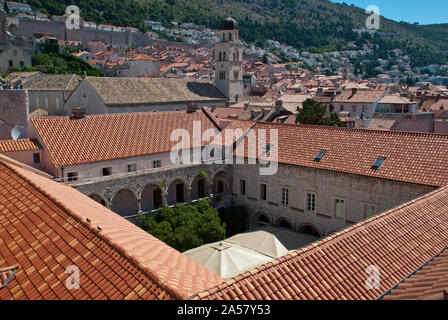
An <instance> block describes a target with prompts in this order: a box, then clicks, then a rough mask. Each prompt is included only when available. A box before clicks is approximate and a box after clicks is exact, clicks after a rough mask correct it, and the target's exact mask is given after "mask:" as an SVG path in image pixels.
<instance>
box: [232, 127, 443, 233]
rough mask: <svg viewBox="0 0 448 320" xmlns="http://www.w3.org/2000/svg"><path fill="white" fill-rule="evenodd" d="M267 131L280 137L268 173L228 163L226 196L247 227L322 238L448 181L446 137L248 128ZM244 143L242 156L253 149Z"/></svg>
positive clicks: (258, 165)
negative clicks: (245, 212)
mask: <svg viewBox="0 0 448 320" xmlns="http://www.w3.org/2000/svg"><path fill="white" fill-rule="evenodd" d="M234 122H235V121H234ZM271 130H277V132H278V146H277V147H275V148H277V149H276V151H277V152H278V170H277V172H276V173H275V174H274V175H262V174H260V167H263V166H262V165H260V164H257V165H250V164H248V161H247V159H246V162H245V164H239V165H234V166H233V186H232V199H233V201H234V203H235V204H238V205H244V206H246V207H248V209H249V211H250V218H249V220H250V225H251V226H252V227H254V226H257V225H260V224H261V225H264V224H271V225H275V226H280V227H285V228H289V229H292V230H295V231H298V232H306V233H311V234H313V235H318V236H320V237H322V236H326V235H329V234H331V233H334V232H336V231H338V230H341V229H344V228H345V227H347V226H349V225H352V224H354V223H357V222H359V221H362V220H364V219H367V218H369V217H372V216H374V215H376V214H378V213H381V212H384V211H387V210H389V209H391V208H394V207H397V206H399V205H400V204H402V203H405V202H407V201H410V200H412V199H415V198H417V197H419V196H422V195H424V194H427V193H429V192H431V191H433V190H434V189H436V188H438V187H441V186H444V185H445V184H446V183H447V182H448V164H447V161H446V155H445V154H444V152H445V151H444V150H447V148H448V137H447V136H443V135H430V134H416V133H402V132H387V131H366V130H356V129H346V128H333V127H320V126H303V125H299V126H297V125H288V124H278V123H265V122H263V123H262V122H258V123H257V124H256V126H255V127H254V132H255V134H256V135H258V134H259V133H258V132H260V134H262V131H264V132H268V133H266V134H269V132H271ZM248 139H249V138H246V141H245V145H244V148H246V151H245V155H246V157H247V148H248V146H249V145H251V146H253V145H254V142H253V141H252V142H251V141H250V140H248ZM270 143H271V144H272V143H273V142H272V141H271V142H270ZM261 147H262V146H260V145H259V146H258V151H257V154H260V156H259V159H260V158H261V159H263V157H262V156H261V155H262V153H261V152H262V148H261ZM422 150H431V151H434V153H432V152H426V153H425V152H422ZM273 152H275V151H273Z"/></svg>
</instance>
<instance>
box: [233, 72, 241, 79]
mask: <svg viewBox="0 0 448 320" xmlns="http://www.w3.org/2000/svg"><path fill="white" fill-rule="evenodd" d="M239 75H240V72H239V71H236V70H235V71H233V79H235V80H238V77H239Z"/></svg>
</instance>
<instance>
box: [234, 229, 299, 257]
mask: <svg viewBox="0 0 448 320" xmlns="http://www.w3.org/2000/svg"><path fill="white" fill-rule="evenodd" d="M276 231H278V229H277V228H273V227H262V228H259V229H254V230H251V231H248V232H245V233H240V234H237V235H236V236H233V237H230V238H228V239H226V242H230V243H233V244H237V245H240V246H244V247H245V248H248V249H251V250H254V251H256V252H259V253H262V254H264V255H267V256H269V257H271V258H273V259H277V258H280V257H282V256H284V255H285V254H287V253H288V251H289V250H288V249H287V248H286V247H285V246H284V245H283V244H282V243H281V242H280V240H279V239H277V237H276V235H275V232H276ZM296 235H297V234H296Z"/></svg>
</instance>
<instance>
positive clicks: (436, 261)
mask: <svg viewBox="0 0 448 320" xmlns="http://www.w3.org/2000/svg"><path fill="white" fill-rule="evenodd" d="M384 299H385V300H448V247H447V248H445V249H444V250H443V251H442V252H441V253H440V254H438V255H437V256H435V257H433V258H431V259H430V260H429V261H427V262H426V263H425V264H424V266H422V267H420V268H418V270H412V274H410V275H409V276H408V277H407V278H405V279H404V281H402V282H401V283H400V284H398V285H397V286H396V287H395V288H394V289H393V290H392V291H391V292H389V293H388V294H387V295H385V296H384Z"/></svg>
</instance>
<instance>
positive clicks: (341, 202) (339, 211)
mask: <svg viewBox="0 0 448 320" xmlns="http://www.w3.org/2000/svg"><path fill="white" fill-rule="evenodd" d="M334 217H335V218H336V219H344V218H345V199H341V198H336V199H334Z"/></svg>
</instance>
